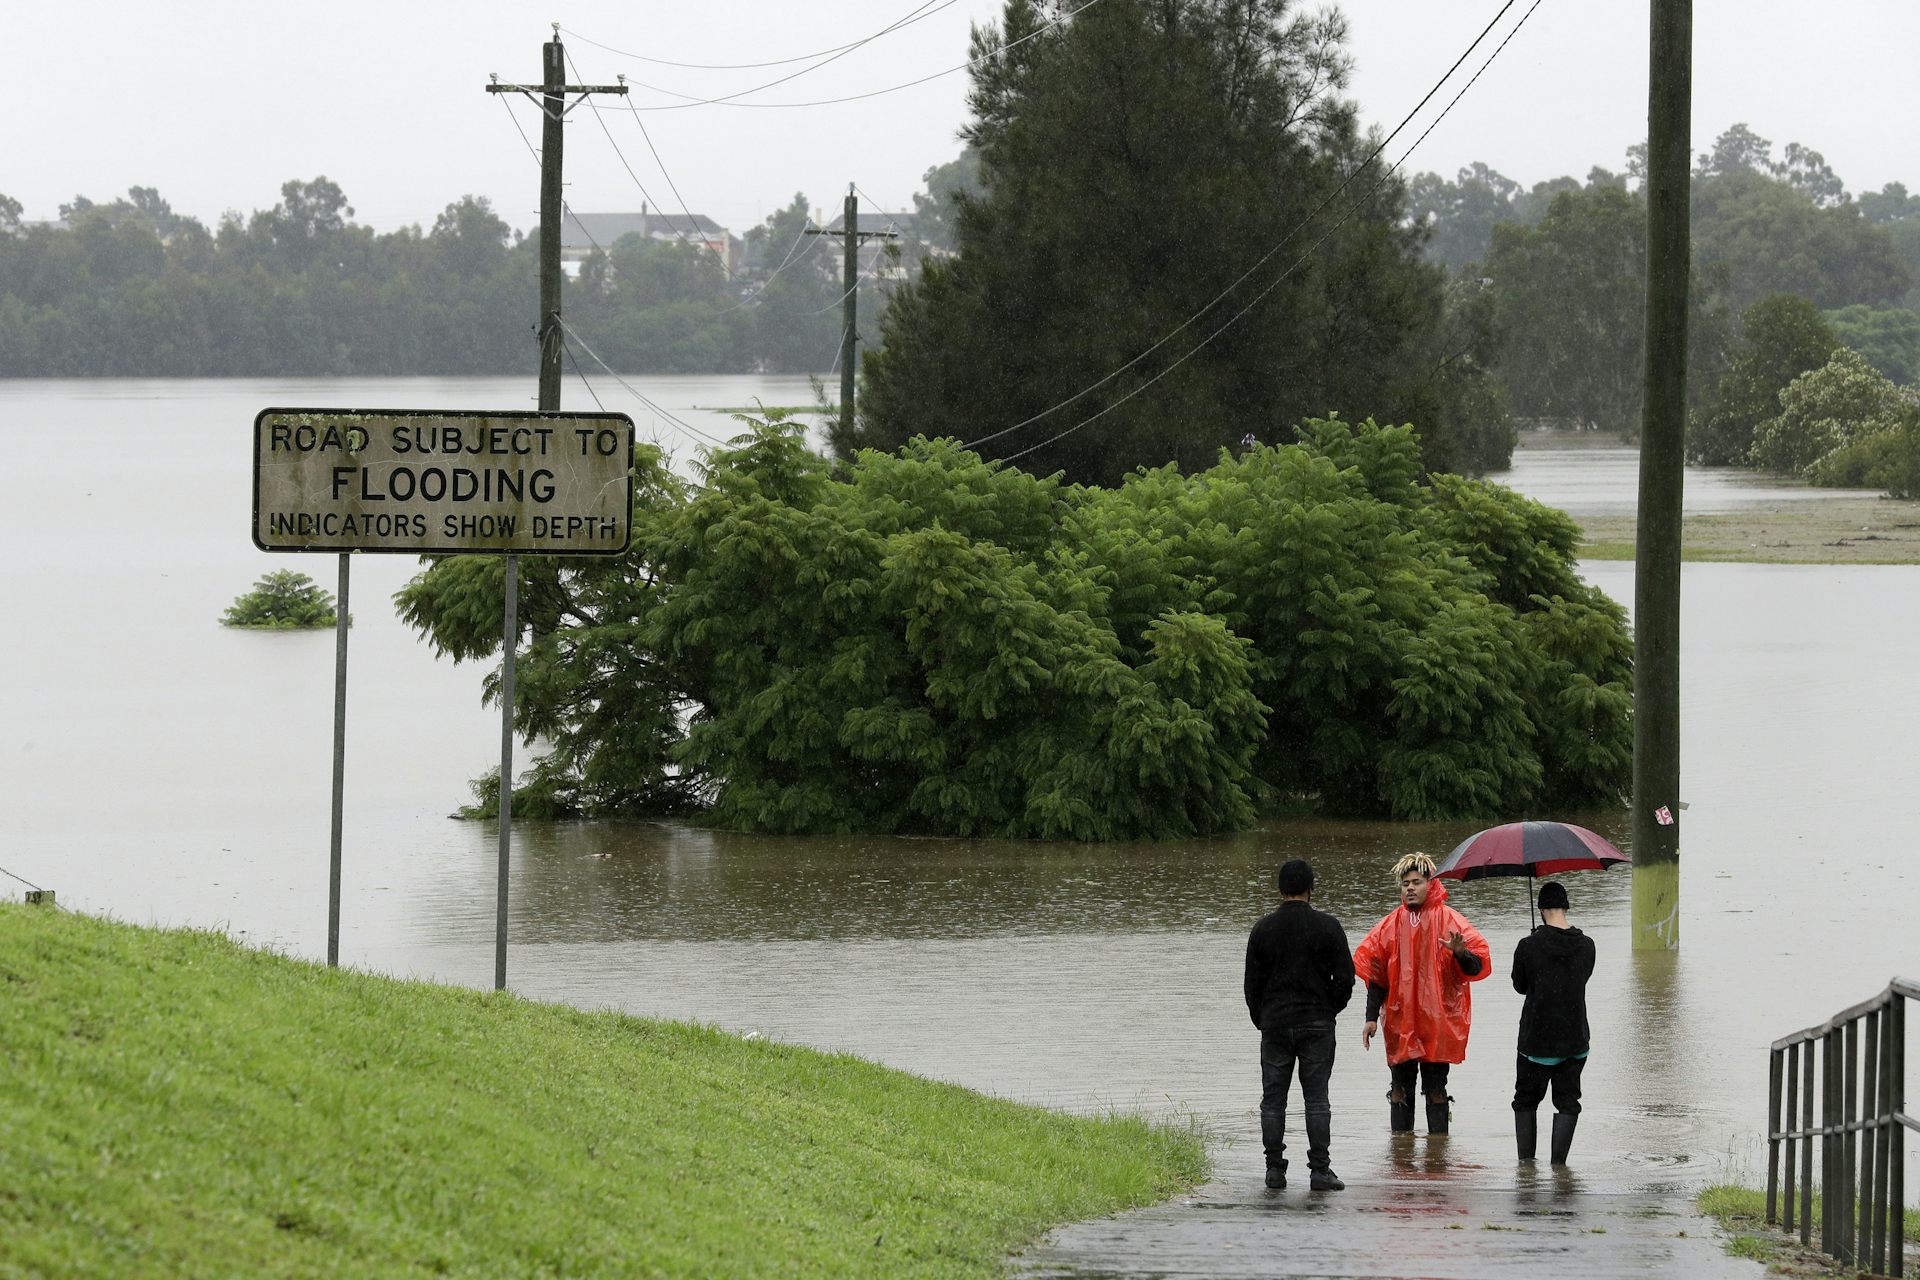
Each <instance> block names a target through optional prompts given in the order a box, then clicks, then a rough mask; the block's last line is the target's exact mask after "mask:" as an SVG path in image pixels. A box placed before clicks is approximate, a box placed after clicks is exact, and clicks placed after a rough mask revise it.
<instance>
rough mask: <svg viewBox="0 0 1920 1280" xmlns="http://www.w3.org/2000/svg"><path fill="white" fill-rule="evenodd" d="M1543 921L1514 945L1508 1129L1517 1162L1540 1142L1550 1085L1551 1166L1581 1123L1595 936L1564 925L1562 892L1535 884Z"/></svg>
mask: <svg viewBox="0 0 1920 1280" xmlns="http://www.w3.org/2000/svg"><path fill="white" fill-rule="evenodd" d="M1540 919H1541V920H1542V921H1544V923H1543V924H1541V925H1540V926H1539V927H1538V928H1536V929H1535V930H1534V931H1533V933H1532V934H1530V935H1529V936H1527V937H1525V938H1522V939H1521V940H1520V945H1519V946H1517V947H1515V948H1514V949H1513V989H1514V990H1515V991H1518V992H1519V993H1520V994H1521V995H1523V996H1525V997H1526V998H1527V1000H1526V1004H1525V1005H1524V1006H1523V1007H1522V1008H1521V1010H1520V1055H1519V1057H1518V1059H1516V1061H1515V1063H1514V1086H1513V1131H1514V1137H1515V1139H1516V1141H1517V1142H1518V1144H1519V1147H1520V1158H1521V1159H1522V1160H1531V1159H1533V1153H1534V1149H1535V1147H1536V1146H1537V1145H1538V1142H1539V1129H1538V1124H1537V1111H1538V1109H1539V1106H1540V1100H1541V1099H1542V1098H1544V1097H1546V1096H1547V1090H1548V1089H1552V1090H1553V1163H1555V1164H1565V1163H1566V1162H1567V1153H1568V1152H1569V1151H1571V1150H1572V1149H1573V1130H1574V1126H1575V1125H1577V1124H1578V1123H1579V1122H1580V1072H1581V1070H1582V1069H1583V1068H1585V1066H1586V1065H1587V1049H1588V1043H1587V1039H1588V1033H1587V979H1588V978H1590V977H1592V976H1593V960H1594V950H1593V939H1592V938H1589V937H1588V936H1587V935H1586V934H1584V933H1582V932H1580V931H1579V930H1578V929H1575V928H1572V927H1570V926H1569V925H1568V924H1567V890H1566V887H1565V886H1564V885H1561V884H1559V883H1557V882H1554V881H1549V882H1547V883H1546V884H1543V885H1541V886H1540Z"/></svg>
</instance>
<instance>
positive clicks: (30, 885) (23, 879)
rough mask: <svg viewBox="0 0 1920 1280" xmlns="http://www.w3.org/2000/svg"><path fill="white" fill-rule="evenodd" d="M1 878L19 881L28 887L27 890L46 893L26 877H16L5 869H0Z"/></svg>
mask: <svg viewBox="0 0 1920 1280" xmlns="http://www.w3.org/2000/svg"><path fill="white" fill-rule="evenodd" d="M0 876H5V877H7V879H9V880H18V881H19V882H20V883H21V884H23V885H25V886H27V888H29V889H31V890H33V891H34V892H35V893H45V892H46V890H45V889H42V888H41V887H40V886H39V885H37V884H35V883H34V882H33V881H31V880H29V879H27V878H26V877H25V876H16V875H14V874H13V872H11V871H9V870H7V869H6V868H5V867H0Z"/></svg>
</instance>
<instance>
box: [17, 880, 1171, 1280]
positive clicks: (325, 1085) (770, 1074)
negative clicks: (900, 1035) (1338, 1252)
mask: <svg viewBox="0 0 1920 1280" xmlns="http://www.w3.org/2000/svg"><path fill="white" fill-rule="evenodd" d="M0 991H4V993H5V998H4V1000H0V1060H3V1061H4V1068H5V1069H4V1070H0V1272H7V1273H9V1274H11V1273H13V1272H15V1271H18V1272H20V1273H22V1274H27V1275H116V1274H118V1275H126V1274H140V1275H153V1276H173V1275H179V1276H187V1275H205V1274H214V1273H220V1274H246V1275H268V1274H271V1275H314V1276H319V1275H371V1276H379V1275H400V1274H406V1275H413V1274H419V1273H422V1272H431V1273H437V1274H443V1275H473V1276H480V1275H486V1276H493V1275H503V1274H514V1275H519V1274H564V1275H577V1276H593V1275H632V1274H647V1275H662V1276H679V1275H686V1276H706V1275H741V1276H745V1275H762V1274H765V1275H772V1274H779V1275H835V1276H840V1275H873V1276H882V1275H884V1276H987V1275H995V1274H998V1273H999V1272H1000V1270H1001V1267H1002V1265H1003V1259H1004V1257H1005V1255H1006V1254H1007V1252H1008V1251H1009V1250H1010V1249H1013V1248H1016V1247H1018V1246H1020V1245H1021V1244H1023V1243H1024V1242H1027V1241H1029V1240H1032V1239H1033V1238H1035V1237H1036V1236H1037V1235H1038V1234H1039V1233H1040V1232H1042V1231H1043V1230H1045V1229H1047V1228H1048V1227H1050V1226H1052V1225H1055V1224H1057V1223H1060V1222H1064V1221H1068V1220H1071V1219H1077V1218H1084V1217H1088V1216H1091V1215H1095V1214H1102V1213H1108V1212H1111V1211H1113V1210H1115V1209H1119V1208H1123V1207H1127V1206H1131V1205H1138V1204H1143V1203H1148V1202H1151V1201H1155V1200H1158V1199H1162V1198H1164V1197H1166V1196H1168V1195H1170V1194H1172V1193H1174V1192H1176V1191H1178V1190H1180V1189H1181V1188H1183V1187H1186V1186H1189V1185H1192V1184H1193V1183H1194V1182H1196V1181H1197V1180H1198V1179H1200V1178H1201V1177H1203V1176H1204V1174H1205V1172H1206V1158H1205V1155H1204V1152H1203V1148H1202V1139H1201V1136H1200V1135H1198V1134H1197V1133H1194V1132H1189V1131H1185V1130H1180V1129H1174V1128H1167V1127H1160V1126H1154V1125H1150V1124H1148V1123H1147V1122H1145V1121H1144V1120H1141V1119H1138V1118H1134V1117H1125V1116H1122V1117H1110V1118H1104V1119H1087V1118H1080V1117H1073V1116H1068V1115H1065V1114H1061V1113H1057V1112H1053V1111H1048V1110H1044V1109H1041V1108H1037V1107H1031V1106H1025V1105H1019V1104H1015V1103H1012V1102H1008V1101H1003V1100H1000V1099H995V1098H990V1097H987V1096H984V1095H981V1094H978V1093H974V1092H971V1091H969V1090H966V1089H962V1088H959V1087H957V1086H952V1085H946V1084H939V1083H935V1082H933V1081H930V1080H926V1079H923V1078H921V1077H918V1076H914V1075H910V1074H907V1073H905V1072H901V1071H895V1070H891V1069H888V1068H885V1067H881V1066H878V1065H876V1064H874V1063H872V1062H868V1061H866V1060H863V1059H860V1058H855V1057H852V1056H848V1055H839V1054H826V1053H820V1052H816V1051H813V1050H808V1049H802V1048H798V1047H795V1046H791V1045H787V1044H780V1043H774V1042H769V1041H766V1040H750V1039H745V1038H742V1037H739V1036H735V1035H731V1034H727V1033H723V1032H721V1031H718V1030H716V1029H712V1028H707V1027H701V1026H695V1025H688V1024H684V1023H674V1022H665V1021H655V1020H646V1019H639V1018H632V1017H627V1016H623V1015H619V1014H614V1013H588V1012H582V1011H580V1010H577V1009H572V1008H568V1007H566V1006H562V1005H552V1004H540V1003H536V1002H533V1001H529V1000H525V999H521V998H519V997H516V996H512V995H504V996H503V995H499V994H495V993H487V992H479V991H471V990H466V989H463V988H456V987H446V986H440V985H435V984H431V983H425V982H415V981H400V980H395V979H389V978H382V977H376V976H372V975H369V974H364V973H358V972H353V971H343V970H329V969H327V968H325V967H324V966H321V965H317V964H313V963H310V962H305V961H300V960H295V959H291V958H288V957H285V956H281V955H276V954H273V953H269V952H263V951H256V950H250V949H247V948H245V947H243V946H241V945H240V944H238V943H236V942H234V941H232V940H231V939H229V938H227V937H225V936H223V935H221V934H217V933H209V932H201V931H189V930H156V929H146V928H138V927H134V926H129V925H123V924H116V923H111V922H107V921H102V920H97V919H92V918H88V917H84V916H78V915H73V914H69V913H66V912H61V911H55V910H51V909H47V908H30V907H23V906H14V905H6V904H0Z"/></svg>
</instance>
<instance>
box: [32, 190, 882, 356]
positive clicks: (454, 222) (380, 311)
mask: <svg viewBox="0 0 1920 1280" xmlns="http://www.w3.org/2000/svg"><path fill="white" fill-rule="evenodd" d="M21 212H22V211H21V206H20V203H19V202H18V201H17V200H13V199H11V198H9V197H6V196H4V195H0V376H6V377H63V376H113V375H121V376H146V377H187V376H196V377H223V376H263V375H354V374H358V375H398V374H501V373H531V372H532V371H533V369H534V367H535V363H536V359H535V358H536V346H535V342H534V338H533V324H534V320H535V312H536V310H537V306H538V261H537V250H538V244H537V237H525V236H522V235H520V234H519V233H517V232H515V231H513V230H512V229H511V228H510V227H509V226H508V225H507V224H506V223H505V222H504V221H503V220H502V219H501V218H500V217H499V216H498V215H497V214H495V213H494V212H493V210H492V209H491V208H490V207H489V206H488V203H487V201H486V200H485V199H484V198H478V197H474V196H466V197H463V198H462V199H460V200H457V201H455V202H454V203H452V204H449V205H448V206H447V207H446V209H445V210H444V211H443V212H442V213H441V214H440V216H439V217H438V218H436V219H435V220H434V224H433V226H432V227H431V228H430V229H428V230H426V231H422V230H421V229H420V228H419V227H417V226H412V227H404V228H402V229H400V230H398V231H393V232H387V233H384V234H383V233H379V232H376V231H374V230H373V229H372V228H370V227H366V226H362V225H359V224H357V223H355V222H354V221H353V209H352V207H351V206H350V205H349V204H348V202H347V197H346V194H345V193H344V192H343V191H342V190H341V189H340V187H339V186H338V185H337V184H335V183H333V182H331V181H329V180H328V179H327V178H325V177H319V178H315V179H313V180H312V181H298V180H296V181H290V182H288V183H286V184H285V185H283V186H282V187H281V199H280V201H279V202H278V203H277V204H275V205H274V206H273V207H272V208H271V209H264V210H259V211H256V212H254V213H253V214H251V215H247V216H244V217H243V216H242V215H240V214H238V213H229V214H227V215H226V216H225V217H223V218H222V219H221V220H220V222H219V225H218V226H216V227H214V228H213V229H211V230H209V229H208V228H207V227H206V226H205V225H204V224H202V223H201V222H199V221H197V220H196V219H193V218H189V217H183V216H181V215H179V214H176V213H175V212H174V211H173V210H172V208H171V207H170V206H169V204H168V203H167V201H166V200H164V199H163V198H162V197H161V196H160V194H159V193H158V192H157V191H156V190H154V189H153V188H151V187H134V188H132V189H131V190H130V191H129V192H128V194H127V195H126V196H125V197H123V198H120V199H115V200H111V201H107V202H105V203H97V202H95V201H92V200H89V199H87V198H86V197H76V198H75V199H74V200H73V201H72V202H71V203H69V204H66V205H62V206H61V209H60V220H59V222H57V223H52V224H27V223H24V222H23V221H22V218H21ZM805 221H806V205H805V201H804V200H803V199H800V198H796V202H795V204H794V205H793V206H791V207H789V208H787V209H783V210H781V211H780V212H779V213H776V214H775V215H774V216H773V217H772V218H769V219H768V220H767V223H766V224H765V225H763V226H761V227H756V228H754V229H753V230H751V231H749V232H748V234H747V236H746V237H745V241H746V246H747V252H746V255H745V263H744V265H743V267H742V269H741V270H739V271H738V272H737V273H735V274H734V275H732V276H729V275H728V273H727V270H726V268H725V267H724V266H723V265H722V264H721V263H720V262H719V260H718V259H717V258H715V257H714V256H712V255H711V254H710V253H708V252H707V251H705V250H703V249H699V248H694V247H690V246H688V245H685V244H682V243H680V242H677V241H673V242H661V241H657V240H643V239H641V238H640V237H638V236H628V237H626V238H624V239H623V240H622V241H620V242H619V243H616V244H612V245H606V246H601V247H600V248H598V249H596V250H594V252H593V253H592V254H591V255H590V256H589V258H588V260H587V261H586V263H585V264H584V265H583V268H582V270H581V272H580V274H579V277H578V279H574V280H570V281H569V282H568V283H567V285H566V299H565V303H564V306H565V308H566V311H567V316H568V323H569V324H570V325H571V326H572V327H573V328H574V329H575V330H577V331H578V333H579V334H580V336H581V337H582V338H584V339H585V340H586V342H587V344H588V345H589V346H591V347H592V348H593V350H594V351H595V352H596V353H597V354H599V355H600V356H601V357H602V358H603V359H605V360H606V361H607V362H608V363H609V364H610V365H612V366H613V367H614V368H615V369H618V370H620V371H622V372H661V373H717V372H734V371H744V370H752V369H765V370H771V371H793V372H808V371H814V370H818V369H823V368H825V367H827V366H828V365H829V364H831V363H832V361H833V360H834V358H835V353H836V348H837V344H838V342H839V328H840V319H839V314H838V310H837V307H836V306H835V303H836V302H837V300H838V298H839V296H840V289H839V286H838V283H837V280H838V262H837V256H836V255H834V254H830V253H825V252H821V251H819V250H820V245H819V243H818V242H817V241H816V240H815V239H813V238H806V239H805V240H804V241H803V240H801V239H800V238H799V236H798V230H799V228H800V226H802V225H804V223H805ZM790 246H791V247H793V249H794V252H793V254H792V255H791V257H790V258H787V259H785V260H784V261H783V260H782V258H781V255H782V254H784V253H785V252H786V250H787V249H788V248H789V247H790ZM776 270H777V272H778V274H777V275H775V272H776ZM769 277H773V278H772V279H771V281H770V282H769ZM875 305H876V304H875V303H869V304H868V306H869V310H871V309H873V307H874V306H875ZM576 356H577V358H578V360H579V361H580V363H581V364H582V365H583V367H585V368H588V369H591V368H592V367H593V366H592V364H591V362H590V361H589V360H588V357H587V356H586V355H585V354H584V353H579V352H576Z"/></svg>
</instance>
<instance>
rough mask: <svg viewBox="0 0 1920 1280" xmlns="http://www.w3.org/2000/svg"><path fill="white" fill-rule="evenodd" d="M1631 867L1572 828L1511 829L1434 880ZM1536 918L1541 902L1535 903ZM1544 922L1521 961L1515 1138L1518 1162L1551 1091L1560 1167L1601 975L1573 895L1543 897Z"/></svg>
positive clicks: (1474, 846) (1502, 829)
mask: <svg viewBox="0 0 1920 1280" xmlns="http://www.w3.org/2000/svg"><path fill="white" fill-rule="evenodd" d="M1628 861H1629V859H1628V857H1627V855H1626V854H1624V853H1622V852H1620V850H1619V849H1617V848H1615V847H1614V846H1613V845H1612V844H1610V843H1609V842H1608V841H1607V840H1606V838H1605V837H1604V836H1600V835H1598V834H1596V833H1594V832H1592V831H1589V830H1587V829H1586V828H1585V827H1577V826H1575V825H1573V824H1572V823H1571V822H1509V823H1506V824H1504V825H1502V826H1498V827H1489V828H1488V829H1487V830H1485V831H1481V832H1477V833H1475V834H1474V835H1471V836H1468V837H1467V838H1466V839H1465V840H1462V841H1461V842H1460V843H1459V844H1458V845H1456V846H1455V847H1454V850H1453V852H1452V853H1450V854H1448V855H1447V860H1446V861H1445V862H1443V863H1441V864H1440V869H1439V870H1438V871H1436V872H1435V873H1434V875H1435V876H1436V877H1438V878H1441V879H1447V880H1477V879H1480V878H1481V877H1483V876H1526V877H1528V881H1529V883H1531V881H1532V878H1533V877H1534V876H1558V875H1566V874H1567V873H1569V872H1573V871H1605V870H1606V869H1607V868H1608V867H1611V866H1618V865H1623V864H1625V863H1627V862H1628ZM1527 903H1528V910H1529V911H1531V910H1532V906H1533V895H1532V894H1528V895H1527ZM1540 915H1541V916H1542V918H1544V919H1545V921H1546V923H1545V924H1543V925H1541V926H1539V927H1537V928H1535V929H1534V930H1533V932H1532V933H1531V934H1529V935H1528V936H1527V937H1525V938H1522V939H1521V940H1520V945H1519V946H1517V947H1516V948H1514V952H1513V989H1514V990H1515V991H1518V992H1519V993H1520V994H1521V995H1523V996H1525V997H1526V1004H1525V1006H1524V1007H1523V1008H1522V1009H1521V1011H1520V1042H1519V1049H1520V1053H1519V1058H1518V1059H1517V1061H1516V1064H1515V1068H1514V1072H1515V1083H1514V1089H1513V1128H1514V1139H1515V1141H1516V1143H1517V1144H1518V1147H1519V1151H1520V1158H1521V1159H1522V1160H1532V1159H1533V1158H1534V1152H1535V1150H1536V1149H1537V1147H1538V1123H1537V1122H1538V1111H1539V1107H1540V1100H1541V1099H1542V1098H1544V1097H1545V1096H1546V1095H1547V1091H1548V1090H1549V1089H1551V1090H1552V1091H1553V1110H1554V1116H1553V1151H1552V1159H1553V1163H1555V1164H1565V1163H1566V1162H1567V1153H1568V1152H1569V1151H1571V1150H1572V1148H1573V1130H1574V1126H1575V1125H1576V1124H1578V1122H1579V1116H1580V1072H1581V1070H1582V1069H1583V1068H1584V1066H1585V1065H1586V1059H1587V1049H1588V1043H1587V1035H1588V1033H1587V979H1588V978H1590V977H1592V976H1593V962H1594V947H1593V939H1591V938H1589V937H1587V936H1586V935H1585V934H1583V933H1581V932H1580V931H1579V930H1578V929H1574V928H1569V927H1568V925H1567V890H1566V887H1565V886H1563V885H1560V884H1555V883H1549V884H1546V885H1543V886H1542V887H1541V889H1540Z"/></svg>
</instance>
